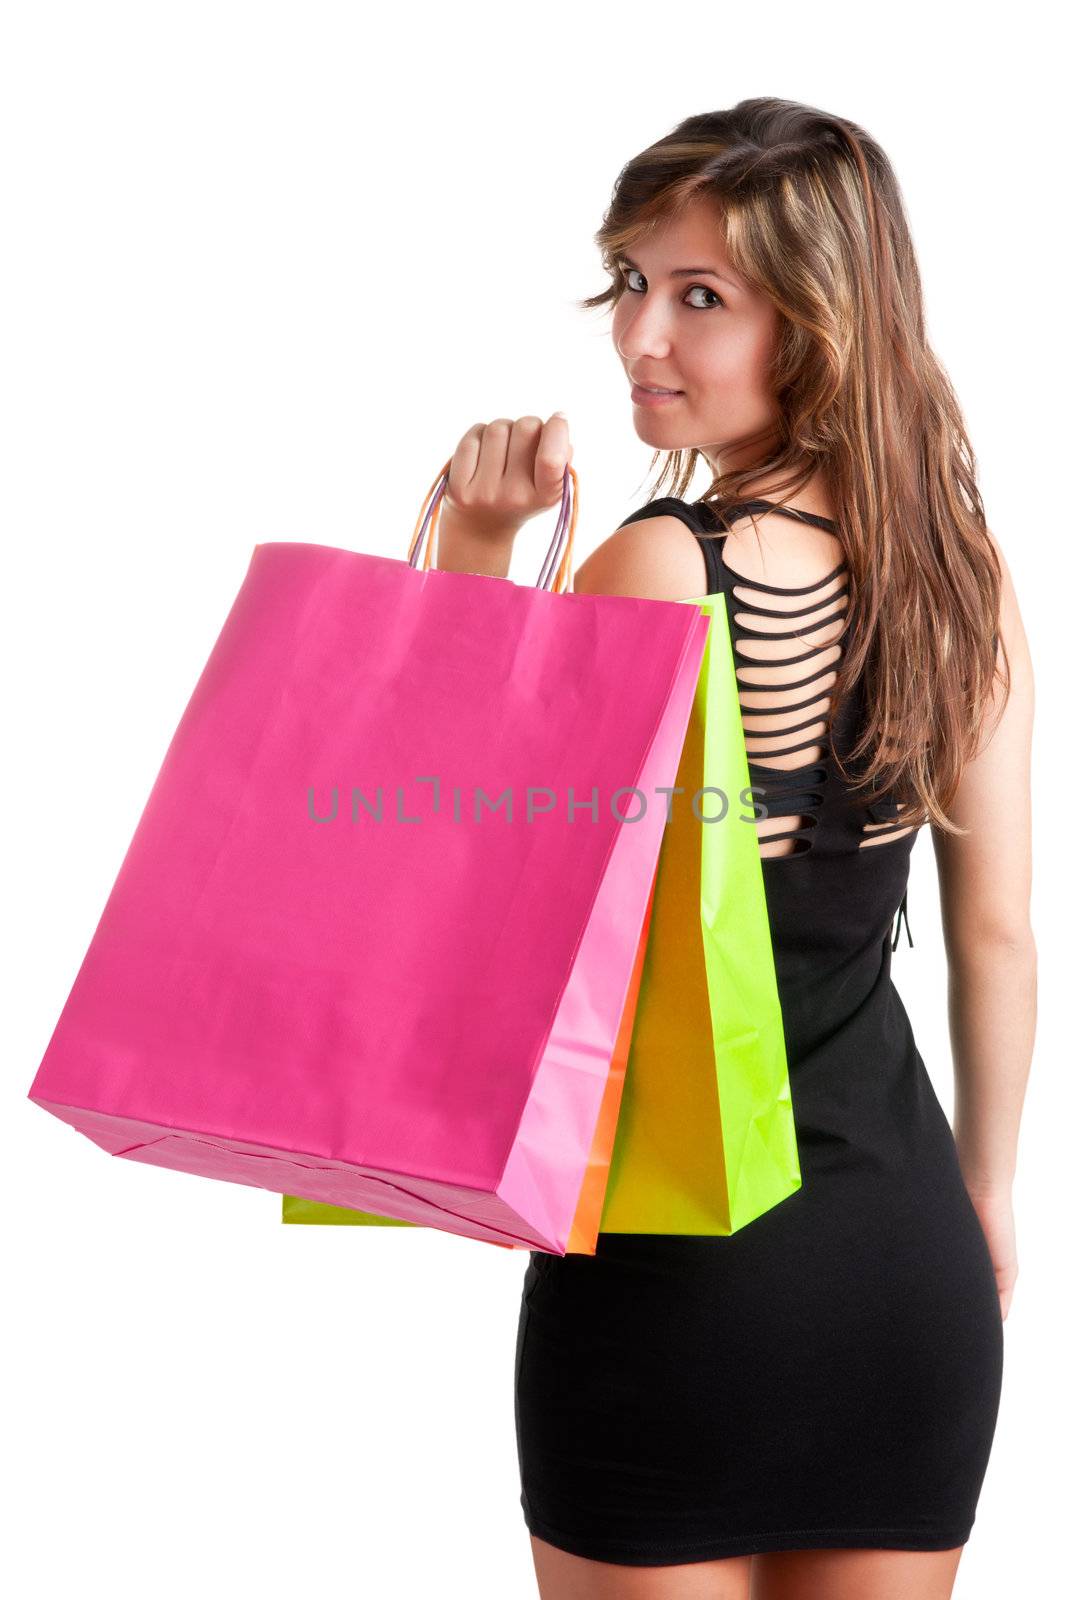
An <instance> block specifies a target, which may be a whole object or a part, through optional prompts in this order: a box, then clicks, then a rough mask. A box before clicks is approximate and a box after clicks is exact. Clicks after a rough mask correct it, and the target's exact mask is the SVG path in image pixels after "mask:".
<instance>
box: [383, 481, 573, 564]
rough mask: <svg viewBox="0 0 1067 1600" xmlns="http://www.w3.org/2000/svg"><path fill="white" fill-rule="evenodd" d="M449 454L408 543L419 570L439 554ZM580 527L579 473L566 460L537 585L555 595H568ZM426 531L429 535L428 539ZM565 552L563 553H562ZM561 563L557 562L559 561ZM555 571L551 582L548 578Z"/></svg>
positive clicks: (410, 560) (410, 558)
mask: <svg viewBox="0 0 1067 1600" xmlns="http://www.w3.org/2000/svg"><path fill="white" fill-rule="evenodd" d="M451 465H452V457H451V456H449V458H448V460H447V461H446V462H445V464H444V466H443V467H442V468H441V471H440V472H439V473H438V475H437V478H436V481H435V482H434V486H433V488H432V489H431V490H430V492H429V494H428V495H427V496H426V499H425V500H424V501H423V502H422V510H421V511H420V512H419V516H418V521H417V522H416V523H415V532H414V533H413V535H412V538H411V543H410V544H409V546H408V565H409V566H410V567H413V568H415V569H416V570H417V571H418V570H420V569H421V570H422V571H423V572H430V571H431V570H433V563H434V561H435V559H436V556H437V528H438V524H439V523H440V520H441V501H442V500H443V498H444V493H445V485H446V484H447V482H448V469H449V468H450V467H451ZM577 526H578V474H577V473H576V472H575V470H574V468H573V467H572V466H571V464H570V462H568V463H567V466H566V469H565V470H564V474H563V496H562V498H561V500H560V507H559V517H558V519H557V522H556V531H555V533H554V534H553V536H552V543H551V545H550V546H549V550H548V555H547V556H546V557H545V563H544V566H543V567H542V568H541V572H540V575H539V577H538V579H537V583H536V585H535V587H536V588H538V589H547V590H548V591H549V592H550V593H552V594H566V593H567V591H568V589H569V587H570V582H571V561H572V558H573V555H574V532H575V529H576V528H577ZM427 530H429V537H428V538H427ZM561 551H562V555H561V554H560V552H561ZM557 563H558V564H557ZM553 571H554V572H555V577H554V578H552V581H551V583H550V582H549V578H550V576H551V574H552V573H553Z"/></svg>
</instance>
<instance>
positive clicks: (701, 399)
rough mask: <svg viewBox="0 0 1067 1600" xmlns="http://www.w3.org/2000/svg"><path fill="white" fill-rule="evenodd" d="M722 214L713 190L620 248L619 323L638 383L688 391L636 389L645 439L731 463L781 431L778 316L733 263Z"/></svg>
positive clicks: (630, 373) (628, 365) (759, 451)
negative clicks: (664, 394) (646, 396)
mask: <svg viewBox="0 0 1067 1600" xmlns="http://www.w3.org/2000/svg"><path fill="white" fill-rule="evenodd" d="M719 216H720V213H719V206H718V202H717V201H716V200H715V199H714V198H707V199H702V200H700V201H694V203H693V204H692V205H691V206H690V207H689V208H688V209H687V210H686V211H685V212H683V213H681V214H680V215H679V216H678V217H676V218H675V219H674V220H673V222H671V223H670V224H669V225H664V224H661V225H660V227H659V228H657V229H656V231H655V232H654V233H653V234H652V235H650V236H649V237H647V238H646V239H645V241H644V242H643V243H642V244H641V245H640V247H639V248H637V247H635V251H634V252H630V251H626V252H623V253H622V255H621V256H620V265H621V267H622V269H623V273H624V282H625V287H624V289H623V292H622V296H621V298H620V300H619V302H618V304H617V305H616V307H615V314H614V319H613V321H612V330H611V331H612V339H613V341H614V344H615V348H616V350H617V351H618V353H619V358H620V360H621V361H622V364H623V368H624V370H625V372H626V375H627V377H628V379H629V380H630V383H631V387H632V386H633V385H634V384H641V383H645V384H652V385H656V386H658V387H659V388H662V389H674V390H680V391H681V393H680V394H678V395H676V396H675V397H673V398H670V399H666V400H663V401H660V402H658V403H643V397H641V396H637V395H635V397H634V402H633V418H634V427H635V429H636V431H637V435H638V438H639V439H641V440H642V441H643V443H645V444H647V445H651V446H652V448H653V449H655V450H684V449H695V450H701V451H703V453H704V455H705V456H706V457H707V458H708V460H709V461H710V462H711V463H712V464H713V465H714V466H716V467H717V468H720V469H723V470H725V469H726V468H727V467H729V468H737V467H742V466H746V465H748V464H750V461H751V460H756V459H760V458H761V457H762V456H763V455H764V454H765V449H766V444H767V442H768V440H769V439H771V438H773V437H774V436H775V435H776V433H777V423H776V415H777V405H776V403H775V400H774V396H773V393H772V391H771V388H770V384H769V381H768V375H769V371H770V362H771V358H772V356H773V353H774V348H775V343H776V340H777V334H778V326H779V316H778V312H777V310H776V309H775V307H774V306H773V305H772V303H771V302H770V300H768V299H767V298H766V296H765V295H763V294H760V293H759V292H757V291H756V290H755V289H753V288H750V287H746V286H745V285H744V284H742V282H741V280H740V278H739V276H738V275H737V273H736V272H735V271H734V270H733V268H732V266H731V264H730V261H729V259H728V257H727V253H726V248H725V242H724V240H723V236H722V231H721V227H720V221H719ZM638 269H639V270H638Z"/></svg>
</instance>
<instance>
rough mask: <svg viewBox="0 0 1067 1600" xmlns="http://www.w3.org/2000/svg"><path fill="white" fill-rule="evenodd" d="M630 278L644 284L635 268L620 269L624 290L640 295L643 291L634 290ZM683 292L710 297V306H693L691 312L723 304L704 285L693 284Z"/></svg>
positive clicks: (707, 309) (641, 274)
mask: <svg viewBox="0 0 1067 1600" xmlns="http://www.w3.org/2000/svg"><path fill="white" fill-rule="evenodd" d="M631 276H632V277H637V278H640V279H641V281H642V283H643V282H644V274H643V273H641V272H638V270H637V268H636V267H623V269H622V277H623V287H624V290H629V291H630V292H631V293H632V294H641V293H642V292H643V291H642V290H640V289H634V287H633V285H632V284H631V283H630V281H629V280H630V278H631ZM685 292H686V295H691V294H709V295H710V296H711V299H712V304H711V305H709V304H707V302H705V304H704V305H702V306H701V305H695V306H693V310H694V311H711V310H713V309H714V306H715V305H720V306H721V305H722V303H723V302H722V299H721V297H720V296H719V295H717V294H716V293H715V290H714V289H709V288H708V286H707V284H706V283H694V284H693V285H692V286H691V287H690V288H688V289H687V290H686V291H685ZM686 303H687V304H689V305H692V301H687V302H686Z"/></svg>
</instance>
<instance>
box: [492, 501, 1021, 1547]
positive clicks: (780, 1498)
mask: <svg viewBox="0 0 1067 1600" xmlns="http://www.w3.org/2000/svg"><path fill="white" fill-rule="evenodd" d="M748 506H749V507H750V508H763V509H776V508H773V507H771V506H770V505H769V503H768V502H767V501H750V502H748ZM666 513H671V514H673V515H675V516H678V517H680V518H681V519H682V520H683V521H684V522H685V523H686V524H687V526H688V527H690V528H691V529H692V530H693V532H694V533H696V534H697V536H698V538H700V541H701V545H702V548H703V550H704V555H705V559H706V562H707V572H708V592H709V593H717V592H719V591H722V592H724V593H725V595H726V598H727V608H728V612H729V616H730V626H731V634H732V638H733V643H734V654H735V661H736V666H737V677H738V686H739V691H740V695H741V701H742V707H743V718H744V723H745V730H746V743H747V746H748V752H749V766H750V776H751V781H752V783H753V785H754V786H759V787H761V788H762V789H763V790H764V791H765V792H764V794H763V796H762V801H763V803H764V804H765V805H766V806H767V807H768V812H769V815H770V816H772V817H775V818H780V819H782V827H781V829H780V830H779V829H777V828H775V829H774V832H773V834H772V833H766V834H762V835H761V839H760V851H761V855H762V858H763V877H764V883H765V886H766V894H767V907H768V914H769V918H770V926H771V936H772V944H773V949H774V957H775V966H776V972H777V978H778V987H779V997H780V1000H781V1006H782V1014H783V1021H784V1027H785V1042H786V1051H787V1059H788V1061H789V1073H790V1088H791V1094H792V1100H793V1115H794V1121H795V1125H796V1132H797V1141H798V1147H799V1155H800V1167H801V1178H802V1182H801V1187H800V1188H799V1189H797V1190H795V1191H794V1192H793V1193H792V1194H791V1195H789V1196H788V1197H787V1198H786V1199H785V1200H784V1201H782V1202H781V1203H779V1204H778V1205H776V1206H774V1207H773V1208H772V1209H771V1210H770V1211H768V1212H766V1213H765V1214H764V1215H763V1216H760V1217H757V1218H756V1219H755V1220H754V1221H752V1222H749V1223H747V1224H746V1225H745V1226H744V1227H742V1228H740V1229H739V1230H738V1231H737V1232H736V1233H734V1234H731V1235H727V1236H717V1237H688V1236H681V1235H678V1236H674V1235H662V1234H610V1233H605V1234H602V1235H601V1236H600V1238H599V1240H598V1243H597V1247H596V1254H595V1255H593V1256H584V1255H566V1256H556V1255H553V1254H551V1253H548V1252H542V1251H534V1252H531V1257H530V1262H529V1266H528V1267H527V1270H526V1276H525V1279H524V1282H523V1292H522V1302H521V1308H520V1313H519V1324H518V1333H517V1338H516V1352H515V1424H516V1436H517V1444H518V1458H519V1471H520V1480H521V1486H522V1492H521V1496H520V1504H521V1506H522V1511H523V1516H524V1519H525V1522H526V1526H527V1527H528V1529H529V1530H530V1532H531V1533H534V1534H537V1535H539V1536H540V1537H541V1538H542V1539H545V1540H547V1541H548V1542H549V1543H550V1544H554V1545H557V1546H559V1547H561V1548H562V1549H564V1550H569V1551H572V1552H574V1553H576V1554H578V1555H583V1556H588V1557H592V1558H595V1559H599V1560H603V1561H611V1562H622V1563H626V1564H630V1565H638V1566H645V1565H660V1564H663V1565H668V1564H673V1563H679V1562H686V1561H700V1560H708V1559H712V1558H714V1557H717V1556H719V1557H721V1556H731V1555H741V1554H746V1553H755V1552H758V1551H766V1550H789V1549H804V1548H813V1547H831V1546H833V1547H856V1548H859V1547H880V1548H895V1549H904V1550H940V1549H950V1548H953V1547H955V1546H957V1545H961V1544H963V1543H964V1542H965V1541H966V1540H967V1538H968V1535H969V1533H970V1530H971V1526H972V1523H973V1521H974V1516H975V1510H976V1505H977V1501H978V1496H979V1492H980V1489H981V1485H982V1481H983V1478H984V1476H985V1470H986V1466H987V1463H988V1459H989V1453H990V1450H991V1447H992V1442H993V1434H994V1428H995V1425H996V1419H997V1412H998V1408H999V1403H1000V1389H1001V1372H1002V1361H1003V1324H1002V1321H1001V1314H1000V1304H999V1299H998V1294H997V1286H996V1280H995V1276H994V1272H993V1265H992V1261H991V1258H990V1254H989V1250H988V1247H987V1244H986V1240H985V1236H984V1234H983V1232H982V1229H981V1225H980V1223H979V1221H978V1217H977V1213H976V1212H975V1209H974V1207H973V1205H972V1203H971V1200H970V1197H969V1195H968V1193H967V1190H966V1188H965V1187H964V1183H963V1178H962V1175H961V1172H960V1167H959V1161H958V1157H957V1151H956V1145H955V1141H954V1139H953V1135H952V1130H951V1127H950V1126H949V1123H948V1120H947V1118H946V1116H945V1114H944V1112H943V1110H942V1107H941V1104H940V1102H939V1100H938V1098H937V1095H936V1093H935V1091H934V1088H933V1085H932V1083H931V1081H930V1078H929V1076H928V1073H927V1070H926V1067H925V1065H924V1063H923V1060H922V1057H921V1056H920V1054H919V1052H918V1050H917V1048H916V1044H915V1040H914V1037H913V1034H912V1029H911V1026H910V1023H909V1020H908V1016H907V1012H906V1010H905V1007H904V1005H903V1002H902V1001H901V999H900V996H899V994H898V992H897V989H896V987H895V986H894V984H893V982H892V979H891V976H890V961H891V950H892V949H893V948H895V944H896V939H895V937H893V936H892V924H893V919H894V913H896V912H897V911H898V910H900V911H903V912H904V914H905V916H906V906H905V900H906V889H907V880H908V867H909V860H910V855H911V850H912V848H913V846H914V842H915V838H916V836H917V834H916V831H915V830H914V829H904V828H898V827H897V826H896V824H895V822H894V820H893V819H894V818H895V817H896V812H897V806H896V802H895V800H894V799H893V797H892V796H891V795H890V796H889V797H888V798H886V799H883V801H882V802H881V803H880V804H878V805H877V806H874V807H869V806H867V805H866V804H864V803H863V798H864V797H860V799H859V800H858V799H857V796H856V795H855V794H851V795H850V794H849V793H848V792H847V790H846V788H845V784H844V781H843V780H842V779H841V778H840V776H839V775H838V774H837V773H836V771H835V769H834V767H833V765H832V763H830V762H829V761H828V760H827V759H826V745H825V742H822V743H820V742H819V738H818V736H819V735H820V734H821V735H822V738H823V741H825V738H826V737H827V733H826V727H825V723H820V722H819V721H818V717H817V715H816V713H818V712H820V711H822V712H825V709H826V703H825V700H824V698H823V696H824V694H825V691H826V689H827V687H828V686H829V683H831V682H832V680H833V670H832V664H833V662H834V661H835V660H837V659H838V658H839V656H840V653H841V651H840V649H839V648H838V646H839V645H843V643H844V635H843V633H842V624H841V621H840V620H839V621H837V622H836V623H835V622H834V619H835V618H841V617H842V615H843V612H844V606H845V600H846V596H847V589H848V585H849V581H850V579H849V574H848V567H847V563H845V562H842V563H840V565H838V566H837V567H836V568H835V569H834V570H833V571H832V572H830V573H828V574H827V576H826V577H825V578H824V579H822V580H820V581H819V582H817V583H814V584H808V585H805V586H804V587H803V588H794V589H786V588H782V587H780V586H778V585H773V586H772V585H769V584H765V583H761V582H756V581H755V580H753V579H748V578H742V577H741V576H740V575H739V574H738V573H736V572H735V571H734V570H733V569H732V568H730V567H727V566H726V564H725V563H724V561H723V559H722V552H721V540H722V538H723V537H724V535H725V532H726V531H727V526H728V525H727V523H726V521H725V519H724V518H723V516H722V514H721V513H720V512H717V511H715V510H713V509H712V508H711V507H709V506H708V505H707V504H705V503H703V502H695V503H693V504H692V505H690V504H687V503H686V502H684V501H681V500H676V499H667V498H664V499H660V500H654V501H652V502H651V503H650V504H648V505H646V506H643V507H642V508H641V510H640V511H638V512H636V513H635V514H634V515H633V516H632V517H628V518H627V519H626V521H627V522H632V521H635V520H637V518H640V517H648V516H657V515H663V514H666ZM791 514H793V515H796V516H798V517H800V518H801V520H803V521H807V522H811V523H815V524H818V525H819V526H821V527H824V528H826V529H829V530H833V528H834V524H833V523H832V522H829V521H827V520H826V519H823V518H819V517H816V516H814V515H812V514H807V513H803V514H802V513H791ZM713 530H715V533H714V534H713ZM739 595H740V596H741V597H742V598H739ZM739 618H740V619H742V624H741V625H740V626H739V622H738V619H739ZM828 624H830V625H829V626H828ZM784 630H788V634H787V637H788V644H785V645H783V643H782V642H781V641H782V634H783V631H784ZM768 639H772V640H775V641H777V642H774V643H771V644H770V645H768V644H766V640H768ZM827 639H831V640H833V641H834V642H833V643H831V644H829V645H828V644H826V643H825V642H824V641H826V640H827ZM794 640H795V643H796V648H795V649H793V648H790V646H791V645H792V644H793V642H794ZM813 652H814V653H813ZM761 656H762V658H763V659H764V660H769V659H771V658H773V659H774V661H775V663H776V665H775V667H774V668H773V669H768V668H767V667H764V668H762V669H760V668H759V667H758V666H755V665H747V664H746V663H755V662H756V661H758V660H759V659H760V657H761ZM772 680H773V682H772ZM849 701H852V702H853V703H852V704H851V705H850V704H849ZM820 702H821V704H820ZM783 704H787V705H788V707H789V711H790V715H789V716H788V717H786V716H783ZM794 713H795V715H794ZM858 714H860V713H859V711H858V707H857V704H856V703H855V699H854V697H853V696H849V697H848V699H847V700H846V702H845V704H844V706H843V707H842V710H841V712H840V713H839V716H838V718H837V720H836V721H835V724H834V727H833V729H832V730H831V731H830V734H829V737H832V738H833V740H834V745H835V747H836V748H838V749H840V751H841V754H842V758H843V759H844V758H845V755H846V753H847V750H848V749H849V748H850V746H849V744H848V742H847V741H848V739H849V738H850V737H851V735H852V734H853V731H854V728H855V726H856V724H855V718H856V716H857V715H858ZM763 717H766V718H769V719H770V720H769V721H768V722H764V723H762V726H763V727H764V728H765V729H766V730H767V731H764V732H763V733H761V732H760V727H761V718H763ZM772 729H773V731H771V730H772ZM813 737H815V739H816V743H815V744H814V745H812V744H811V740H812V739H813ZM805 751H807V752H808V759H809V764H805V765H800V766H796V765H795V764H794V766H793V767H792V770H784V767H783V765H779V764H778V763H779V762H780V760H781V758H782V757H783V756H786V757H791V759H792V760H793V762H794V763H795V762H796V760H797V759H798V757H799V755H800V753H801V752H805ZM786 765H788V762H787V763H786ZM846 765H847V763H846ZM765 826H770V825H769V824H765ZM883 832H884V833H888V834H889V835H891V837H890V838H889V839H888V840H887V841H885V842H881V843H873V844H864V843H863V842H862V841H864V840H865V839H870V838H872V837H873V836H874V835H876V834H880V833H883ZM772 837H773V838H777V839H780V840H787V841H790V842H788V843H786V844H784V845H783V844H779V845H778V846H776V847H775V848H776V850H777V851H779V852H788V853H777V854H772V853H771V852H769V851H767V852H766V853H765V847H766V845H767V843H768V842H769V841H770V840H771V839H772ZM898 931H899V922H898ZM908 937H909V941H910V938H911V931H910V928H909V930H908Z"/></svg>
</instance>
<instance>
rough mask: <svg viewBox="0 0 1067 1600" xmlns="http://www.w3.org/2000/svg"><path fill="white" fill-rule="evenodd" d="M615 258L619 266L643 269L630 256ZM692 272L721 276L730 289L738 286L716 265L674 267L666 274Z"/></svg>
mask: <svg viewBox="0 0 1067 1600" xmlns="http://www.w3.org/2000/svg"><path fill="white" fill-rule="evenodd" d="M615 259H616V260H617V261H618V263H619V265H620V266H624V267H633V268H634V270H635V271H636V272H643V271H644V268H643V267H639V266H638V265H637V262H636V261H634V259H633V258H632V256H622V255H620V256H616V258H615ZM694 273H696V274H697V275H698V276H699V277H704V278H721V279H722V281H723V283H728V284H729V285H730V287H731V289H736V288H737V287H738V286H737V284H736V283H734V281H733V279H732V278H728V277H727V276H726V274H725V272H720V271H719V269H718V267H674V268H673V269H672V271H671V272H669V273H668V274H667V276H668V277H670V278H688V277H691V276H692V275H693V274H694Z"/></svg>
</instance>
